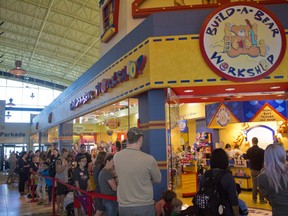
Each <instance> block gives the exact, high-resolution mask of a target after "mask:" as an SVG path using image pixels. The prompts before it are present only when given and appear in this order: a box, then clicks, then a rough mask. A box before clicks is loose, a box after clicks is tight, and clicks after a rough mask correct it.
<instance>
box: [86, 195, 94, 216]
mask: <svg viewBox="0 0 288 216" xmlns="http://www.w3.org/2000/svg"><path fill="white" fill-rule="evenodd" d="M87 195H88V216H92V202H93V201H92V196H91V195H90V194H89V193H87Z"/></svg>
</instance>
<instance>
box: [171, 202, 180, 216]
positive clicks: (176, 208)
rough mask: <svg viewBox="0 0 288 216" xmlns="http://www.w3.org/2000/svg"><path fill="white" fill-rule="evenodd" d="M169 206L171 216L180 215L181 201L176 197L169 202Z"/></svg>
mask: <svg viewBox="0 0 288 216" xmlns="http://www.w3.org/2000/svg"><path fill="white" fill-rule="evenodd" d="M171 205H172V212H171V214H170V215H171V216H177V215H180V213H181V209H182V205H183V203H182V201H181V200H180V199H178V198H177V197H175V198H174V199H173V200H172V201H171Z"/></svg>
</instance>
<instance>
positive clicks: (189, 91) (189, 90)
mask: <svg viewBox="0 0 288 216" xmlns="http://www.w3.org/2000/svg"><path fill="white" fill-rule="evenodd" d="M184 92H185V93H191V92H194V90H192V89H187V90H184Z"/></svg>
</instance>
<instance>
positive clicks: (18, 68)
mask: <svg viewBox="0 0 288 216" xmlns="http://www.w3.org/2000/svg"><path fill="white" fill-rule="evenodd" d="M21 66H22V61H21V60H15V68H13V69H11V70H10V71H9V72H10V73H11V74H13V75H15V76H23V75H24V74H26V73H27V72H26V71H25V70H24V69H22V68H21Z"/></svg>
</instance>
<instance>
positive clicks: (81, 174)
mask: <svg viewBox="0 0 288 216" xmlns="http://www.w3.org/2000/svg"><path fill="white" fill-rule="evenodd" d="M73 176H74V182H76V181H77V182H78V183H79V187H80V189H82V190H85V191H86V190H87V187H88V181H89V172H88V170H87V169H86V168H84V170H81V169H80V167H77V168H76V169H75V170H74V174H73Z"/></svg>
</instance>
